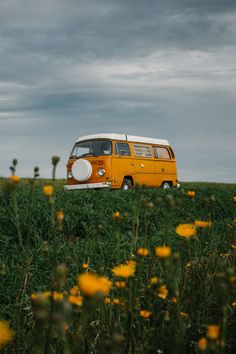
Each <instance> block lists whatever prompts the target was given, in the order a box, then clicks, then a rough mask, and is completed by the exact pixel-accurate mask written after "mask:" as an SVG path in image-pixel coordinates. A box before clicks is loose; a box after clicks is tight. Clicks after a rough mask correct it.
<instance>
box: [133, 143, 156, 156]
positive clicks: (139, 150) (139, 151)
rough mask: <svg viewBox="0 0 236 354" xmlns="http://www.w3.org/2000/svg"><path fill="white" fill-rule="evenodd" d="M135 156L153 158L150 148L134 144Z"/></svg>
mask: <svg viewBox="0 0 236 354" xmlns="http://www.w3.org/2000/svg"><path fill="white" fill-rule="evenodd" d="M133 148H134V155H135V156H140V157H152V153H151V149H150V146H147V145H141V144H133Z"/></svg>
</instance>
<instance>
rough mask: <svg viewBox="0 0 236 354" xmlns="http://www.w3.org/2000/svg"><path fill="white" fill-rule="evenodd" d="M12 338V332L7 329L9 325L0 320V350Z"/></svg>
mask: <svg viewBox="0 0 236 354" xmlns="http://www.w3.org/2000/svg"><path fill="white" fill-rule="evenodd" d="M13 337H14V332H13V331H12V330H11V329H10V328H9V323H8V322H7V321H4V320H0V349H1V348H3V347H4V346H5V345H6V344H7V343H9V342H11V341H12V339H13Z"/></svg>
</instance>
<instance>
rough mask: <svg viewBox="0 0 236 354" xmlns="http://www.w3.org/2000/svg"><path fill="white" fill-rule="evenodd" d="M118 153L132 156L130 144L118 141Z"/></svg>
mask: <svg viewBox="0 0 236 354" xmlns="http://www.w3.org/2000/svg"><path fill="white" fill-rule="evenodd" d="M116 155H121V156H130V149H129V144H127V143H116Z"/></svg>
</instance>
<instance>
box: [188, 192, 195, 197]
mask: <svg viewBox="0 0 236 354" xmlns="http://www.w3.org/2000/svg"><path fill="white" fill-rule="evenodd" d="M187 195H188V197H189V198H194V197H195V196H196V192H195V191H188V192H187Z"/></svg>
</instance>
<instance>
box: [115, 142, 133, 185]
mask: <svg viewBox="0 0 236 354" xmlns="http://www.w3.org/2000/svg"><path fill="white" fill-rule="evenodd" d="M125 176H130V177H132V179H133V182H135V171H134V163H133V160H132V158H131V151H130V146H129V144H128V143H125V142H119V141H117V142H114V156H112V180H113V182H112V186H113V187H117V188H120V187H121V185H122V183H123V179H124V177H125Z"/></svg>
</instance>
